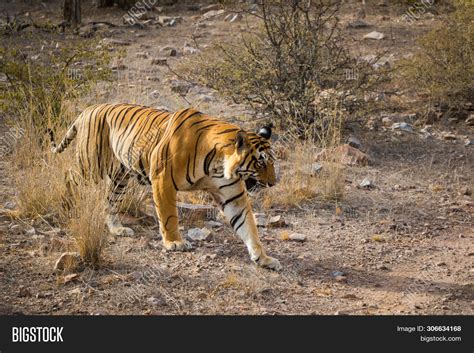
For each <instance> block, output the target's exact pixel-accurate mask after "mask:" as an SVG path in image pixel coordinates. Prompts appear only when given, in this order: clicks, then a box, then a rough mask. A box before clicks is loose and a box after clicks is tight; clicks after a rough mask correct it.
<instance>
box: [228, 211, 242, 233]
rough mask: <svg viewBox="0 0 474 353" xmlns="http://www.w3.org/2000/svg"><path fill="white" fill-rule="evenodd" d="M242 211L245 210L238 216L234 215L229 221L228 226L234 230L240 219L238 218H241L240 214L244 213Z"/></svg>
mask: <svg viewBox="0 0 474 353" xmlns="http://www.w3.org/2000/svg"><path fill="white" fill-rule="evenodd" d="M244 211H245V208H244V209H243V210H242V211H241V212H240V213H239V214H238V215H235V216H234V217H232V219H231V220H230V225H231V226H232V228H234V226H235V224H236V223H237V221H238V220H239V219H240V217H242V214H243V213H244Z"/></svg>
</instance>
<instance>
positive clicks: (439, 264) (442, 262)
mask: <svg viewBox="0 0 474 353" xmlns="http://www.w3.org/2000/svg"><path fill="white" fill-rule="evenodd" d="M436 266H439V267H442V266H446V262H444V261H441V262H438V263H436Z"/></svg>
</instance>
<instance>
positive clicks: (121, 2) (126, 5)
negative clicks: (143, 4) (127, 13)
mask: <svg viewBox="0 0 474 353" xmlns="http://www.w3.org/2000/svg"><path fill="white" fill-rule="evenodd" d="M136 2H137V1H136V0H118V1H117V4H118V6H119V7H120V8H121V9H124V10H130V9H131V8H132V7H133V6H134V5H135V3H136Z"/></svg>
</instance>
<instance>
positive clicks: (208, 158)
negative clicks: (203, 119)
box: [204, 143, 218, 175]
mask: <svg viewBox="0 0 474 353" xmlns="http://www.w3.org/2000/svg"><path fill="white" fill-rule="evenodd" d="M217 145H218V143H216V144H215V145H214V147H213V148H212V150H211V151H210V152H209V153H208V154H207V155H206V158H204V174H206V175H209V166H210V165H211V162H212V160H213V159H214V157H215V156H216V146H217Z"/></svg>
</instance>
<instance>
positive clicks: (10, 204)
mask: <svg viewBox="0 0 474 353" xmlns="http://www.w3.org/2000/svg"><path fill="white" fill-rule="evenodd" d="M4 207H5V208H6V209H7V210H14V209H15V207H16V204H15V203H14V202H13V201H8V202H5V206H4Z"/></svg>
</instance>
